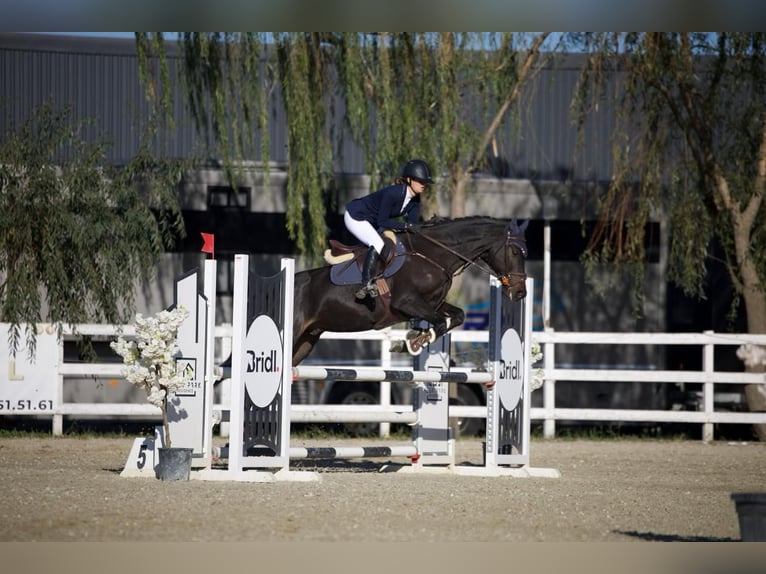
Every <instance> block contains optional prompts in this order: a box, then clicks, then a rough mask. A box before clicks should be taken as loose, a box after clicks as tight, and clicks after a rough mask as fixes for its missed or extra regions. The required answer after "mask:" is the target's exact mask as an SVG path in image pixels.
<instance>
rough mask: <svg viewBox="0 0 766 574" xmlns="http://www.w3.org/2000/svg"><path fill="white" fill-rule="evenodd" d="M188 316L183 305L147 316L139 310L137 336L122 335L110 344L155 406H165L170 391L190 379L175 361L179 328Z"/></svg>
mask: <svg viewBox="0 0 766 574" xmlns="http://www.w3.org/2000/svg"><path fill="white" fill-rule="evenodd" d="M188 316H189V311H188V310H187V309H186V308H185V307H183V306H181V307H176V308H174V309H173V310H172V311H161V312H160V313H157V314H156V315H155V316H154V317H143V316H142V315H141V314H140V313H139V314H137V315H136V336H135V340H134V341H126V340H124V339H123V338H122V337H120V338H118V339H117V340H116V341H114V342H112V343H111V344H110V346H111V348H112V350H114V352H115V353H117V354H118V355H120V356H121V357H122V359H123V362H124V363H125V366H126V368H125V369H124V370H123V375H124V376H125V378H126V379H127V380H128V381H129V382H130V383H132V384H134V385H136V386H137V387H141V388H143V389H144V391H146V396H147V399H148V400H149V402H150V403H151V404H153V405H155V406H158V407H162V406H163V404H164V401H165V400H166V399H167V396H168V393H174V392H175V391H177V390H178V389H180V388H181V387H183V386H184V385H185V384H186V383H187V382H188V380H189V379H188V377H189V375H188V374H187V373H185V372H184V371H183V370H181V371H177V370H176V363H175V357H176V356H177V354H178V345H177V344H176V338H177V336H178V329H179V327H180V326H181V325H182V324H183V322H184V320H185V319H186V318H187V317H188Z"/></svg>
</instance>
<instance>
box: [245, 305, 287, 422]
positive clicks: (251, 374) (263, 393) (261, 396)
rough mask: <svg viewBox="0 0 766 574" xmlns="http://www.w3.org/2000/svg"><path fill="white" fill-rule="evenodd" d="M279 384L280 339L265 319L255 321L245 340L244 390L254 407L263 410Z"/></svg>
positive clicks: (260, 317)
mask: <svg viewBox="0 0 766 574" xmlns="http://www.w3.org/2000/svg"><path fill="white" fill-rule="evenodd" d="M281 382H282V337H281V336H280V335H279V329H277V325H276V323H274V321H273V319H272V318H271V317H269V316H268V315H259V316H258V317H256V318H255V320H254V321H253V323H252V324H251V325H250V329H249V330H248V331H247V338H246V339H245V388H246V389H247V394H248V395H249V396H250V400H251V401H253V403H254V404H255V406H257V407H261V408H263V407H267V406H268V405H270V404H271V402H272V401H273V400H274V397H276V396H277V391H279V385H280V383H281Z"/></svg>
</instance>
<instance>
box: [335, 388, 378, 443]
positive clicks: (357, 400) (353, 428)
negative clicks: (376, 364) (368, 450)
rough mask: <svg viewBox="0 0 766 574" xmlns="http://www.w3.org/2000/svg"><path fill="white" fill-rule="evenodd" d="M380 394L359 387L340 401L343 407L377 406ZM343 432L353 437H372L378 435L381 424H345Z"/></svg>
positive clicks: (342, 426) (350, 391)
mask: <svg viewBox="0 0 766 574" xmlns="http://www.w3.org/2000/svg"><path fill="white" fill-rule="evenodd" d="M379 403H380V401H379V400H378V394H377V393H376V391H373V390H371V389H369V388H367V387H358V388H355V389H352V390H349V392H347V393H345V394H344V395H343V398H342V399H341V400H340V404H342V405H377V404H379ZM341 428H342V430H343V431H344V432H345V433H347V434H349V435H352V436H372V435H377V434H378V430H379V428H380V423H344V424H342V425H341Z"/></svg>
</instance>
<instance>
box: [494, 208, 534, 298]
mask: <svg viewBox="0 0 766 574" xmlns="http://www.w3.org/2000/svg"><path fill="white" fill-rule="evenodd" d="M527 225H529V220H526V221H523V222H522V223H521V224H519V223H518V222H517V221H516V218H515V217H514V218H513V219H512V220H511V221H510V223H508V225H507V226H506V227H505V233H504V235H503V237H502V240H500V239H498V241H497V242H496V243H495V246H494V247H493V248H492V249H490V250H489V251H488V252H487V254H486V255H485V257H484V259H485V261H486V262H487V264H488V265H489V266H490V267H492V269H493V270H494V271H495V273H497V278H498V279H499V280H500V282H501V283H502V284H503V292H505V294H506V295H508V297H510V298H511V299H512V300H513V301H519V300H521V299H523V298H524V297H526V296H527V285H526V280H527V273H526V271H525V270H524V262H525V261H526V259H527V240H526V238H525V237H524V232H525V231H526V229H527Z"/></svg>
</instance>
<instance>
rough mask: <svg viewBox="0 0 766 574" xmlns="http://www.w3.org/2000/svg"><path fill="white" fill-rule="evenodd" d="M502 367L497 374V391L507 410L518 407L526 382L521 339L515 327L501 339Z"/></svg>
mask: <svg viewBox="0 0 766 574" xmlns="http://www.w3.org/2000/svg"><path fill="white" fill-rule="evenodd" d="M500 357H501V359H500V369H499V373H498V374H497V379H496V385H497V393H498V395H499V397H500V400H501V401H502V402H503V407H505V409H506V410H508V411H512V410H513V409H515V408H516V405H517V404H518V403H519V399H520V398H521V388H522V385H523V383H524V355H523V353H522V351H521V339H520V338H519V334H518V333H517V332H516V331H514V330H513V329H508V330H507V331H506V332H505V333H503V338H502V339H501V340H500Z"/></svg>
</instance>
